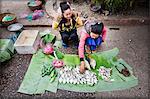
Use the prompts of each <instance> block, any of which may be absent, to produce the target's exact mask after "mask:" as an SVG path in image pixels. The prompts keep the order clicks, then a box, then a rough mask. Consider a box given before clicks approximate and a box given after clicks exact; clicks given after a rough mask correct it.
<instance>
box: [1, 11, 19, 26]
mask: <svg viewBox="0 0 150 99" xmlns="http://www.w3.org/2000/svg"><path fill="white" fill-rule="evenodd" d="M6 15H10V16H13V19H12V20H10V21H2V20H3V18H4V17H5V16H6ZM15 22H17V16H16V15H15V14H14V13H1V14H0V24H2V25H5V26H8V25H10V24H13V23H15Z"/></svg>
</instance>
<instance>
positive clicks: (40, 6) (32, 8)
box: [27, 2, 42, 11]
mask: <svg viewBox="0 0 150 99" xmlns="http://www.w3.org/2000/svg"><path fill="white" fill-rule="evenodd" d="M29 4H30V2H28V3H27V5H28V7H29V9H30V10H31V11H35V10H40V9H42V2H41V4H40V5H38V6H29Z"/></svg>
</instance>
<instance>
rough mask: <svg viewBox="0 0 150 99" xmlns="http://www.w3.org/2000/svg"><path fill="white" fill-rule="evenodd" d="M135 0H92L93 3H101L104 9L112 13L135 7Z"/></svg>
mask: <svg viewBox="0 0 150 99" xmlns="http://www.w3.org/2000/svg"><path fill="white" fill-rule="evenodd" d="M134 2H135V0H92V3H94V4H96V5H98V4H101V5H102V6H103V9H106V10H109V11H111V12H112V13H116V12H119V11H123V10H127V9H129V8H132V7H133V4H134Z"/></svg>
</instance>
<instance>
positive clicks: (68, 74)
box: [59, 66, 98, 86]
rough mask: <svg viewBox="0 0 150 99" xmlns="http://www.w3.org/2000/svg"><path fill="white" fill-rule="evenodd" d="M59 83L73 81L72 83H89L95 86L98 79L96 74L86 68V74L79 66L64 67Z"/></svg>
mask: <svg viewBox="0 0 150 99" xmlns="http://www.w3.org/2000/svg"><path fill="white" fill-rule="evenodd" d="M59 73H60V77H59V83H63V84H65V83H71V84H87V85H90V86H93V85H94V84H97V82H98V80H97V77H96V74H95V73H93V72H91V71H89V70H86V71H85V73H84V74H81V73H80V72H79V66H77V67H76V68H72V67H66V66H65V67H64V68H62V69H61V70H60V72H59Z"/></svg>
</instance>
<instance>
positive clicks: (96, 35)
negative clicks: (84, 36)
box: [90, 32, 99, 39]
mask: <svg viewBox="0 0 150 99" xmlns="http://www.w3.org/2000/svg"><path fill="white" fill-rule="evenodd" d="M90 36H91V38H94V39H96V38H98V37H99V34H95V33H93V32H91V33H90Z"/></svg>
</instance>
